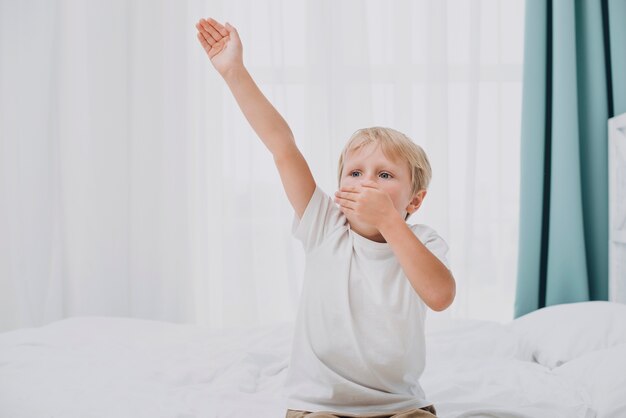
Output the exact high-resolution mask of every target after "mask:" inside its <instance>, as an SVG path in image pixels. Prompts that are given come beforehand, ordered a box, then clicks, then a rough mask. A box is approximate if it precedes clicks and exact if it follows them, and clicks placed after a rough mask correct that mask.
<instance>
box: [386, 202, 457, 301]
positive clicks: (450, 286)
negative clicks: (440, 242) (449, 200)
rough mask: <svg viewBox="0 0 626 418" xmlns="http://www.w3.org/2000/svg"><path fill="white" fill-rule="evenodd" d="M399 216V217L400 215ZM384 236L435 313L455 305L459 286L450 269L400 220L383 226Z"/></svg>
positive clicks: (389, 220) (398, 218)
mask: <svg viewBox="0 0 626 418" xmlns="http://www.w3.org/2000/svg"><path fill="white" fill-rule="evenodd" d="M396 215H397V213H396ZM380 232H381V234H382V235H383V236H384V237H385V240H386V241H387V242H388V243H389V245H390V246H391V248H392V249H393V252H394V253H395V255H396V258H397V259H398V261H399V262H400V265H401V266H402V270H404V273H405V275H406V276H407V278H408V279H409V282H410V283H411V286H412V287H413V289H414V290H415V291H416V292H417V294H418V295H419V296H420V297H421V298H422V300H423V301H424V303H426V305H428V307H429V308H431V309H432V310H434V311H443V310H444V309H446V308H447V307H448V306H450V304H452V302H453V301H454V296H455V294H456V283H455V280H454V276H452V273H451V272H450V270H448V268H447V267H446V266H445V265H444V264H443V263H442V262H441V261H440V260H439V259H438V258H437V257H436V256H435V255H434V254H433V253H431V252H430V250H429V249H428V248H426V246H425V245H424V244H422V242H421V241H420V240H419V239H418V238H417V237H416V236H415V234H414V233H413V231H411V229H410V228H409V226H408V225H407V224H406V222H405V221H404V219H402V218H401V217H400V216H392V217H389V219H386V220H385V222H383V223H381V226H380Z"/></svg>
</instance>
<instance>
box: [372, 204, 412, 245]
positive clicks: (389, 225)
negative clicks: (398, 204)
mask: <svg viewBox="0 0 626 418" xmlns="http://www.w3.org/2000/svg"><path fill="white" fill-rule="evenodd" d="M403 225H406V222H405V221H404V219H402V217H401V216H400V214H399V213H398V212H396V211H395V210H394V211H393V213H392V214H390V216H385V217H384V218H383V219H381V221H380V223H379V224H378V226H377V228H376V229H378V231H379V232H380V233H381V234H382V235H383V237H385V238H387V237H386V234H389V232H391V231H392V230H393V229H395V228H397V227H398V226H403Z"/></svg>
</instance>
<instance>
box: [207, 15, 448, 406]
mask: <svg viewBox="0 0 626 418" xmlns="http://www.w3.org/2000/svg"><path fill="white" fill-rule="evenodd" d="M196 28H197V29H198V40H199V41H200V43H201V44H202V46H203V48H204V49H205V51H206V53H207V55H208V57H209V59H210V60H211V63H212V64H213V66H214V67H215V68H216V69H217V71H218V72H219V73H220V75H221V76H222V77H223V78H224V80H225V81H226V83H227V85H228V87H229V88H230V90H231V92H232V93H233V95H234V97H235V99H236V100H237V103H238V105H239V107H240V108H241V110H242V112H243V114H244V115H245V117H246V118H247V120H248V122H249V123H250V125H251V126H252V128H253V129H254V131H255V132H256V134H257V135H258V136H259V137H260V138H261V140H262V141H263V143H264V144H265V146H266V147H267V148H268V149H269V150H270V152H271V153H272V155H273V156H274V162H275V163H276V167H277V168H278V172H279V174H280V177H281V180H282V184H283V186H284V189H285V191H286V193H287V197H288V199H289V202H290V203H291V205H292V206H293V208H294V210H295V216H294V219H293V234H294V236H295V237H296V238H298V239H299V240H300V241H301V242H302V244H303V247H304V250H305V254H306V270H305V277H304V286H303V290H302V296H301V303H300V307H299V311H298V316H297V319H296V328H295V331H294V339H293V346H292V353H291V362H290V366H289V370H288V374H287V378H286V382H285V387H284V390H285V394H286V398H287V402H288V405H287V407H288V410H287V415H286V416H287V418H300V417H305V416H310V417H311V418H313V417H380V418H382V417H403V418H408V417H433V416H435V413H436V411H435V408H434V407H433V405H432V404H431V403H430V402H428V401H427V400H426V398H425V395H424V392H423V390H422V388H421V386H420V384H419V377H420V375H421V373H422V371H423V369H424V361H425V349H424V319H425V314H426V306H428V307H430V308H431V309H433V310H436V311H441V310H443V309H445V308H447V307H448V306H449V305H450V304H451V303H452V301H453V299H454V295H455V289H456V288H455V281H454V277H453V276H452V273H451V272H450V270H449V269H448V268H447V261H446V257H445V254H446V252H447V249H448V248H447V245H446V243H445V242H444V241H443V239H441V237H439V236H438V235H437V233H436V232H435V231H434V230H432V229H431V228H429V227H427V226H425V225H407V223H406V219H407V218H408V216H409V215H411V214H412V213H414V212H415V211H416V210H417V209H418V208H419V207H420V205H421V204H422V201H423V199H424V197H425V195H426V188H427V186H428V183H429V181H430V176H431V172H430V166H429V164H428V159H427V158H426V155H425V154H424V152H423V150H422V149H421V148H420V147H419V146H417V145H416V144H414V143H413V142H412V141H411V140H409V139H408V138H407V137H406V136H404V135H403V134H401V133H400V132H398V131H395V130H393V129H389V128H369V129H361V130H359V131H357V132H356V133H355V134H354V135H353V136H352V138H350V140H349V141H348V143H347V144H346V147H345V149H344V150H343V152H342V154H341V157H340V160H339V179H338V180H339V187H340V189H339V191H338V192H337V193H336V194H335V199H334V202H333V200H332V199H331V198H330V197H329V196H328V195H326V194H325V193H324V192H323V191H322V190H321V189H320V188H318V187H317V185H316V184H315V181H314V179H313V176H312V175H311V171H310V170H309V167H308V165H307V163H306V161H305V159H304V157H303V156H302V154H301V153H300V151H299V150H298V147H297V146H296V143H295V140H294V137H293V134H292V132H291V130H290V128H289V126H288V125H287V123H286V122H285V121H284V119H283V118H282V117H281V116H280V114H279V113H278V112H277V111H276V110H275V109H274V107H273V106H272V105H271V104H270V103H269V101H268V100H267V99H266V98H265V96H264V95H263V94H262V93H261V91H260V90H259V89H258V87H257V86H256V84H255V83H254V81H253V80H252V78H251V76H250V75H249V74H248V72H247V70H246V69H245V67H244V65H243V58H242V46H241V41H240V39H239V35H238V33H237V30H236V29H235V28H234V27H233V26H231V25H230V24H228V23H226V26H223V25H221V24H220V23H219V22H217V21H215V20H214V19H211V18H208V19H206V20H205V19H200V21H199V22H198V23H197V24H196ZM335 203H336V204H337V205H338V206H337V205H335ZM422 242H423V243H424V244H423V243H422Z"/></svg>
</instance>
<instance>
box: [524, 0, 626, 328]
mask: <svg viewBox="0 0 626 418" xmlns="http://www.w3.org/2000/svg"><path fill="white" fill-rule="evenodd" d="M524 41H525V45H524V87H523V99H522V100H523V104H522V133H521V135H522V136H521V184H520V202H521V203H520V229H519V253H518V275H517V290H516V300H515V317H519V316H521V315H524V314H526V313H528V312H531V311H533V310H536V309H539V308H542V307H544V306H550V305H555V304H560V303H570V302H580V301H587V300H607V299H608V234H609V233H608V157H607V119H608V118H609V117H612V116H615V115H618V114H621V113H624V112H626V0H615V1H610V0H609V1H601V0H585V1H574V0H554V1H552V0H548V1H546V0H527V1H526V16H525V35H524Z"/></svg>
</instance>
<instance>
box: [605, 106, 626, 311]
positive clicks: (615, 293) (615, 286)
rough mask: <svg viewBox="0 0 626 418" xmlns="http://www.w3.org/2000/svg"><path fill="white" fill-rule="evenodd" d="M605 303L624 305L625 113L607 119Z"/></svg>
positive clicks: (625, 290) (625, 235)
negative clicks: (607, 263)
mask: <svg viewBox="0 0 626 418" xmlns="http://www.w3.org/2000/svg"><path fill="white" fill-rule="evenodd" d="M608 151H609V300H611V301H613V302H620V303H626V113H624V114H622V115H619V116H615V117H614V118H611V119H609V149H608Z"/></svg>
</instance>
